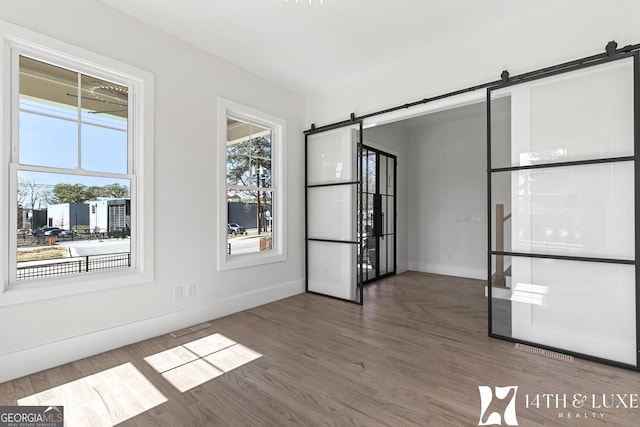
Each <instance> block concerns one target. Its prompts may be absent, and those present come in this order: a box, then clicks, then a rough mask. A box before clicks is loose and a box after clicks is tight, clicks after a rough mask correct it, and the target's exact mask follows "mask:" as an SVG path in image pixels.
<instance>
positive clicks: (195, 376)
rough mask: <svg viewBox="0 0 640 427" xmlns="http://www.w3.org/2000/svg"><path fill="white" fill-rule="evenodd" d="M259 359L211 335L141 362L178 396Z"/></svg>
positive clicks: (245, 349)
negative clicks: (149, 366)
mask: <svg viewBox="0 0 640 427" xmlns="http://www.w3.org/2000/svg"><path fill="white" fill-rule="evenodd" d="M260 357H262V355H261V354H260V353H257V352H255V351H253V350H251V349H250V348H247V347H245V346H243V345H241V344H238V343H236V342H235V341H233V340H230V339H229V338H227V337H225V336H224V335H222V334H217V333H216V334H212V335H209V336H206V337H204V338H200V339H198V340H194V341H191V342H188V343H186V344H183V345H180V346H178V347H174V348H171V349H169V350H165V351H162V352H160V353H156V354H152V355H151V356H147V357H145V358H144V360H145V361H146V362H147V363H149V365H151V366H152V367H153V369H155V370H156V371H158V373H160V374H161V375H162V376H163V377H164V378H165V379H166V380H167V381H169V382H170V383H171V384H172V385H173V386H174V387H175V388H177V389H178V390H180V391H181V392H185V391H188V390H191V389H192V388H194V387H196V386H198V385H200V384H204V383H205V382H207V381H210V380H212V379H214V378H216V377H218V376H220V375H222V374H223V373H225V372H229V371H231V370H233V369H236V368H238V367H240V366H242V365H244V364H247V363H249V362H251V361H252V360H256V359H258V358H260Z"/></svg>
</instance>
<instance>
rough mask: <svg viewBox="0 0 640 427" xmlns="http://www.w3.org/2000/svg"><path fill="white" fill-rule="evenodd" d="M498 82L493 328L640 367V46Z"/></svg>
mask: <svg viewBox="0 0 640 427" xmlns="http://www.w3.org/2000/svg"><path fill="white" fill-rule="evenodd" d="M624 56H625V57H624V58H622V59H606V60H603V61H601V62H600V63H597V64H596V63H590V64H589V65H586V66H576V67H574V69H572V70H570V71H567V72H564V73H559V74H557V75H554V76H551V77H545V78H537V79H532V80H523V81H519V82H517V83H515V84H510V83H506V84H504V85H502V87H495V88H490V89H489V91H488V95H489V96H488V101H487V102H488V111H489V116H488V122H487V124H488V126H489V127H490V132H489V144H488V146H489V150H490V153H489V158H490V161H491V164H490V165H489V173H488V179H489V184H490V189H491V191H490V199H489V205H490V207H491V217H492V218H491V221H490V223H489V227H490V228H489V231H490V235H491V239H490V241H489V253H490V260H489V261H490V264H489V265H490V266H491V271H490V273H489V277H488V280H489V283H490V287H489V296H490V298H489V310H490V311H489V313H490V319H491V320H490V325H489V331H490V334H491V335H494V336H498V337H505V338H508V339H511V340H517V341H521V342H525V343H530V344H533V345H540V346H543V347H548V348H551V349H559V350H561V351H565V352H569V353H574V354H578V355H585V356H588V357H593V358H598V359H602V360H604V361H612V362H616V363H621V364H625V365H632V366H637V363H638V360H637V357H638V353H637V342H636V325H637V321H638V317H637V313H636V292H637V266H636V257H637V254H636V251H635V248H636V241H637V236H636V234H637V230H636V228H637V225H636V221H637V220H636V215H637V213H636V212H635V206H636V195H635V194H636V191H637V189H636V188H635V187H636V184H635V183H636V179H637V178H636V175H637V173H638V172H637V158H636V155H637V153H636V150H635V148H634V147H637V144H638V141H636V136H635V134H636V133H637V132H636V131H635V123H634V108H637V106H634V97H635V99H638V93H637V91H638V88H637V87H634V76H635V69H636V68H637V67H638V56H637V53H635V54H629V55H624Z"/></svg>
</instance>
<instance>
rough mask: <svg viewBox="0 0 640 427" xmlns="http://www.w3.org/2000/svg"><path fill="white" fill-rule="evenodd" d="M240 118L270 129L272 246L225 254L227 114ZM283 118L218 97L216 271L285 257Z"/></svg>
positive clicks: (272, 261) (285, 190) (284, 125)
mask: <svg viewBox="0 0 640 427" xmlns="http://www.w3.org/2000/svg"><path fill="white" fill-rule="evenodd" d="M228 115H231V116H233V117H234V118H238V119H243V120H246V121H248V122H251V123H255V124H257V125H259V126H263V127H265V128H269V129H272V130H273V134H272V138H271V170H272V171H273V176H272V183H271V186H272V187H273V188H274V200H275V203H274V204H273V206H272V210H273V218H274V224H273V228H274V233H273V249H272V250H270V251H265V252H255V253H249V254H239V255H231V256H229V255H227V221H228V219H227V143H226V141H227V116H228ZM286 129H287V126H286V121H285V120H283V119H280V118H278V117H275V116H272V115H270V114H267V113H264V112H262V111H259V110H256V109H253V108H251V107H247V106H244V105H242V104H238V103H236V102H233V101H229V100H227V99H224V98H218V138H217V150H216V153H217V156H218V161H217V166H218V270H220V271H222V270H231V269H235V268H245V267H251V266H256V265H263V264H270V263H274V262H281V261H285V260H286V259H287V252H286V244H285V242H286V230H285V224H286V223H287V222H286V218H285V217H286V211H285V206H286V203H285V200H286V194H287V189H286V187H285V183H286V179H285V170H286V168H285V164H286V163H285V157H286V150H285V145H286V143H285V139H286Z"/></svg>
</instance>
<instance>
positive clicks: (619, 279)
mask: <svg viewBox="0 0 640 427" xmlns="http://www.w3.org/2000/svg"><path fill="white" fill-rule="evenodd" d="M510 265H511V277H510V278H509V279H510V280H509V283H508V285H509V287H499V286H494V287H493V288H492V296H493V299H492V314H493V325H492V329H493V332H494V333H500V334H501V335H506V336H510V337H512V338H516V339H521V340H526V341H530V342H538V343H541V344H544V345H547V346H552V347H557V348H562V349H567V350H571V351H575V352H578V353H583V354H589V355H593V356H596V357H602V358H605V359H610V360H615V361H619V362H623V363H630V364H634V365H635V363H636V355H635V333H636V329H635V267H634V266H632V265H620V264H605V263H592V262H576V261H563V260H551V259H535V258H522V257H513V258H512V259H511V262H510Z"/></svg>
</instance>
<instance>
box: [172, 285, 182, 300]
mask: <svg viewBox="0 0 640 427" xmlns="http://www.w3.org/2000/svg"><path fill="white" fill-rule="evenodd" d="M179 299H182V286H175V287H174V288H173V300H174V301H176V300H179Z"/></svg>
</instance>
